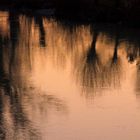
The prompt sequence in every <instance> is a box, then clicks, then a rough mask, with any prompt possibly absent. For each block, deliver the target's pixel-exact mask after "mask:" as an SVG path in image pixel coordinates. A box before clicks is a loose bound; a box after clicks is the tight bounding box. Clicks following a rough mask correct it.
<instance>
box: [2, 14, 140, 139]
mask: <svg viewBox="0 0 140 140" xmlns="http://www.w3.org/2000/svg"><path fill="white" fill-rule="evenodd" d="M0 16H1V17H2V18H1V20H0V138H1V139H9V140H10V139H43V138H42V137H41V136H42V135H46V132H47V130H46V128H47V126H46V125H45V126H44V125H43V124H47V123H49V122H47V119H48V118H49V116H53V115H52V114H55V113H56V112H57V113H58V112H60V113H61V114H63V115H66V114H67V113H68V108H67V105H66V103H67V102H65V100H64V99H67V98H71V95H69V94H68V93H69V92H71V91H72V89H71V86H72V85H73V84H74V85H76V87H78V88H79V87H80V92H84V93H85V95H86V96H89V95H90V96H94V95H96V93H101V92H102V91H104V90H106V89H111V90H115V89H121V87H122V86H124V84H125V77H127V76H128V74H129V73H128V72H127V69H128V68H129V66H130V65H131V66H133V68H134V69H133V71H134V72H135V75H136V77H137V78H136V79H134V78H133V79H132V80H135V87H136V91H137V92H139V79H140V78H139V60H140V49H139V44H140V41H139V40H138V39H137V37H135V36H138V35H139V33H136V34H134V31H133V30H130V31H127V30H125V29H123V28H122V27H116V26H114V27H110V26H107V27H103V26H102V25H77V24H74V23H69V22H66V21H55V20H54V19H47V18H42V17H32V16H26V15H18V14H16V13H14V12H10V13H8V12H0ZM131 33H132V34H133V37H132V36H131ZM129 72H131V69H130V71H129ZM61 83H62V85H61ZM127 84H130V83H127ZM70 85H71V86H70ZM129 86H130V85H129ZM68 89H69V90H70V91H68ZM67 92H68V93H67ZM89 93H90V94H89ZM59 95H61V96H60V97H59V98H58V96H59ZM66 101H67V100H66ZM73 107H74V106H73ZM52 112H53V113H52ZM54 116H55V115H54ZM54 116H53V117H54ZM54 118H55V117H54ZM55 119H57V117H56V118H55ZM42 133H43V134H42Z"/></svg>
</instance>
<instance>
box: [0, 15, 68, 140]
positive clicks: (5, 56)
mask: <svg viewBox="0 0 140 140" xmlns="http://www.w3.org/2000/svg"><path fill="white" fill-rule="evenodd" d="M25 23H26V24H27V23H28V22H25ZM22 24H24V22H23V23H22ZM28 24H31V22H30V23H28ZM9 25H10V40H8V43H7V46H5V44H3V40H2V42H1V46H0V139H3V140H4V139H22V138H23V139H35V140H37V139H39V140H40V139H41V136H40V135H41V133H40V131H39V130H37V128H36V127H35V126H34V124H33V121H34V120H31V118H30V117H31V113H33V112H32V109H30V108H31V107H32V108H34V109H38V110H39V111H40V112H46V109H55V110H57V111H61V112H62V111H64V110H66V106H65V105H64V103H63V101H61V100H60V99H58V98H56V97H54V96H51V95H46V96H43V95H42V96H41V95H38V93H37V94H35V95H36V96H35V95H34V93H35V92H34V93H32V92H33V91H32V90H33V89H32V88H30V83H29V82H25V79H26V78H25V77H26V72H25V71H23V70H22V65H23V64H24V66H25V65H27V67H29V69H31V67H30V66H31V65H28V64H29V62H30V60H29V58H30V57H27V56H28V55H29V56H30V49H31V48H30V47H29V40H30V38H29V37H30V34H28V33H25V34H26V35H27V34H28V35H29V36H27V37H26V39H27V38H28V40H26V39H25V38H22V37H23V36H22V35H21V34H20V33H22V32H21V28H20V21H19V16H18V15H13V13H10V14H9ZM39 26H40V25H39ZM25 27H30V28H31V26H25ZM25 30H26V29H25ZM30 30H31V29H30ZM20 37H21V38H20ZM0 38H3V34H2V33H1V34H0ZM7 39H8V37H7ZM23 39H25V40H23ZM22 41H25V42H24V43H25V44H24V43H23V42H22ZM26 41H27V42H28V43H27V42H26ZM26 43H27V44H26ZM26 45H27V46H26ZM23 47H24V48H25V50H26V51H25V52H23ZM19 48H20V49H19ZM21 48H22V49H21ZM7 50H8V51H7ZM7 52H8V53H7ZM26 52H27V53H26ZM24 55H25V57H24V58H26V59H22V56H24ZM17 64H19V65H17ZM23 75H24V78H23ZM36 90H37V89H35V91H36ZM38 92H41V91H38ZM31 98H32V100H30V99H31ZM34 101H36V102H35V103H33V102H34ZM28 109H29V110H28ZM38 115H40V114H38ZM44 115H45V117H46V113H45V114H44Z"/></svg>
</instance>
